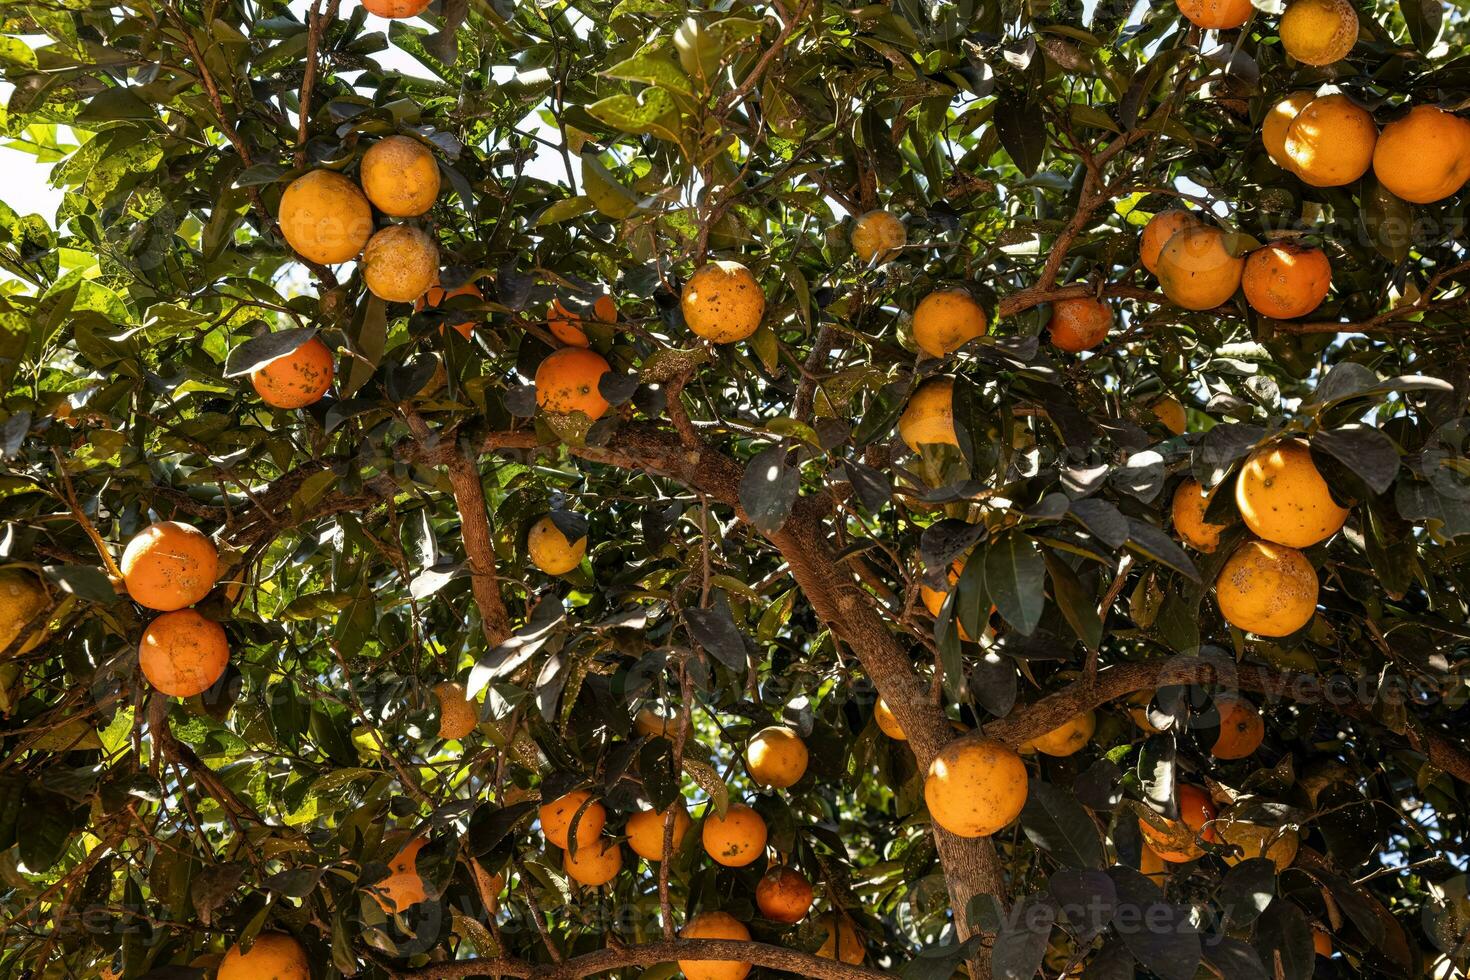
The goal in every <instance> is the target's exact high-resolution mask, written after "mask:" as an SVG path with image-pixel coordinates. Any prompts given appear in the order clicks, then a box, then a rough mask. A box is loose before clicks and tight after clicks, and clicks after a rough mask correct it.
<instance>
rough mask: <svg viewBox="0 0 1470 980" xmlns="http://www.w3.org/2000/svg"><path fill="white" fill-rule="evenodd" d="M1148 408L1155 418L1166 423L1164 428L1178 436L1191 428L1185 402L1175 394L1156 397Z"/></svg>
mask: <svg viewBox="0 0 1470 980" xmlns="http://www.w3.org/2000/svg"><path fill="white" fill-rule="evenodd" d="M1148 410H1149V411H1150V412H1153V413H1154V418H1156V419H1158V420H1159V421H1160V422H1162V423H1163V424H1164V428H1166V429H1168V430H1169V431H1170V432H1172V433H1174V434H1175V435H1176V436H1178V435H1183V434H1184V430H1185V429H1187V428H1189V415H1188V413H1187V412H1185V411H1184V405H1183V403H1181V402H1180V401H1179V399H1177V398H1175V397H1174V396H1173V395H1163V396H1161V397H1159V398H1155V399H1154V400H1153V401H1152V402H1151V403H1150V404H1149V406H1148Z"/></svg>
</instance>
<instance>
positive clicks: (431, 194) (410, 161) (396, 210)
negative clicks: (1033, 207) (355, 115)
mask: <svg viewBox="0 0 1470 980" xmlns="http://www.w3.org/2000/svg"><path fill="white" fill-rule="evenodd" d="M358 177H359V178H360V179H361V180H362V190H363V193H364V194H366V195H367V199H368V200H369V201H372V202H373V205H374V206H375V207H376V208H377V209H378V210H379V211H381V212H383V213H384V214H387V215H392V216H393V217H395V218H412V217H416V216H418V215H420V214H423V213H424V212H425V211H427V210H429V209H430V208H432V207H433V206H434V201H435V200H436V199H437V198H438V197H439V164H438V163H436V162H435V161H434V154H433V153H432V152H430V150H429V148H428V147H427V146H425V145H424V144H422V143H420V142H419V141H418V140H416V139H413V138H412V137H410V136H388V137H385V138H383V139H380V140H378V142H376V143H374V144H373V145H372V146H370V147H368V151H367V152H366V153H364V154H363V155H362V165H361V167H360V168H359V171H358Z"/></svg>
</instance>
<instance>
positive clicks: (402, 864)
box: [372, 837, 429, 915]
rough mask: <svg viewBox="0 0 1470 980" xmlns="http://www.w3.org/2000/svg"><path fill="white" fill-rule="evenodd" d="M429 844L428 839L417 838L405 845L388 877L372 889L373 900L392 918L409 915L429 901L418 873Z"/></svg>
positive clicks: (392, 860)
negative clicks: (422, 851) (425, 847)
mask: <svg viewBox="0 0 1470 980" xmlns="http://www.w3.org/2000/svg"><path fill="white" fill-rule="evenodd" d="M428 842H429V840H428V838H427V837H415V838H414V839H413V840H411V841H409V842H408V843H407V844H405V845H404V846H403V849H402V850H400V851H399V852H398V853H397V854H395V855H393V857H392V859H391V860H389V862H388V877H386V878H384V879H383V880H382V881H379V882H377V883H376V884H374V885H373V886H372V895H373V898H374V899H375V900H376V901H377V903H378V905H379V906H380V907H381V908H382V909H383V911H384V912H387V913H388V914H389V915H396V914H397V913H399V912H404V911H407V910H408V909H410V908H412V907H413V906H415V905H417V904H418V903H420V902H422V901H423V900H424V899H426V898H428V897H429V896H428V893H427V892H426V891H425V889H424V879H423V876H422V875H420V874H419V870H418V859H419V851H421V850H423V849H424V845H425V844H427V843H428Z"/></svg>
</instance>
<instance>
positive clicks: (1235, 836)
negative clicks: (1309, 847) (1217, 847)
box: [1215, 810, 1302, 873]
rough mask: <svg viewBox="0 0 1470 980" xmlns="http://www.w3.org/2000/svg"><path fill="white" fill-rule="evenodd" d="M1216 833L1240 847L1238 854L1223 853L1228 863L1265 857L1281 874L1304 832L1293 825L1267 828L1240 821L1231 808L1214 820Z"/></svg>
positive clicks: (1294, 853) (1289, 864)
mask: <svg viewBox="0 0 1470 980" xmlns="http://www.w3.org/2000/svg"><path fill="white" fill-rule="evenodd" d="M1215 834H1216V836H1218V837H1219V838H1220V841H1221V843H1224V844H1232V845H1234V846H1235V847H1238V848H1239V849H1240V851H1239V853H1235V854H1223V855H1221V857H1223V858H1224V859H1225V863H1226V864H1228V865H1231V866H1232V867H1233V866H1235V865H1237V864H1239V863H1240V862H1242V861H1247V860H1249V859H1251V858H1258V857H1263V858H1268V859H1270V861H1271V863H1273V864H1275V865H1276V871H1277V872H1278V873H1280V872H1282V871H1285V870H1286V869H1287V868H1289V867H1291V862H1292V861H1294V860H1296V852H1297V849H1298V848H1299V847H1300V846H1301V841H1302V838H1301V834H1299V833H1298V832H1297V831H1296V830H1293V829H1292V828H1290V827H1281V828H1277V827H1268V826H1265V825H1263V824H1257V823H1248V822H1246V821H1244V820H1237V819H1236V818H1235V817H1234V816H1233V815H1232V813H1231V811H1229V810H1226V811H1225V812H1224V813H1222V814H1220V816H1219V817H1217V818H1216V819H1215Z"/></svg>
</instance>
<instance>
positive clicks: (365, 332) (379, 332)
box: [340, 296, 388, 398]
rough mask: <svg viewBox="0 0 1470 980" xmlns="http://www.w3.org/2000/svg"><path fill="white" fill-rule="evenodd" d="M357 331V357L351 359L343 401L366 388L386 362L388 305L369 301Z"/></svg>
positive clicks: (355, 338)
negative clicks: (379, 366)
mask: <svg viewBox="0 0 1470 980" xmlns="http://www.w3.org/2000/svg"><path fill="white" fill-rule="evenodd" d="M355 327H356V329H355V336H353V337H352V341H353V343H352V353H353V355H354V356H352V357H350V358H348V361H347V363H348V368H347V377H346V378H345V379H344V380H343V381H342V383H341V388H340V391H341V395H342V397H343V398H350V397H351V396H352V395H354V394H355V393H356V392H357V391H358V389H360V388H361V387H362V386H363V385H365V384H367V381H368V379H369V378H371V377H372V376H373V372H375V371H376V370H377V369H378V364H379V362H381V361H382V359H383V348H384V347H385V346H387V343H388V307H387V304H386V303H384V302H383V301H382V300H381V299H379V298H378V297H376V296H370V297H368V301H367V302H366V303H364V304H363V306H362V316H361V318H360V319H359V320H358V321H357V323H356V324H355Z"/></svg>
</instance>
